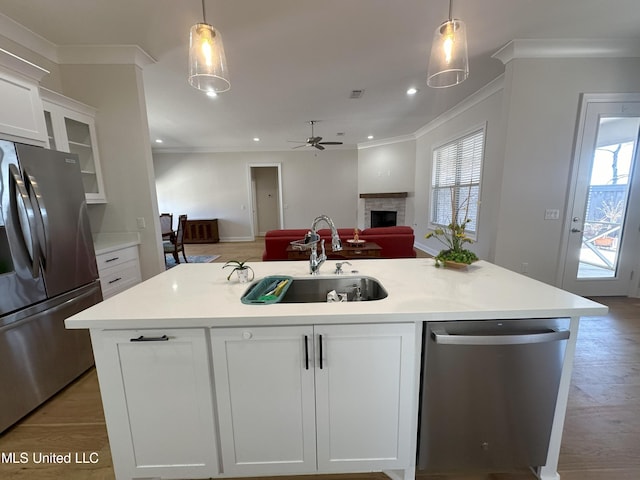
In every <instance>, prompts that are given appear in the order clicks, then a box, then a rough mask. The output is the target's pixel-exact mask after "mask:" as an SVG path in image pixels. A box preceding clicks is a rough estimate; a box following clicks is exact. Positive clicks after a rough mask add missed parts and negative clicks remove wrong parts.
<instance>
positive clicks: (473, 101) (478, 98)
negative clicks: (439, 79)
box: [414, 73, 504, 138]
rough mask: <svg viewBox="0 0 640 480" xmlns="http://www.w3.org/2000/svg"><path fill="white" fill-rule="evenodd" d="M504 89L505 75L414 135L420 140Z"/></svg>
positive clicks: (492, 81)
mask: <svg viewBox="0 0 640 480" xmlns="http://www.w3.org/2000/svg"><path fill="white" fill-rule="evenodd" d="M503 88H504V73H503V74H501V75H500V76H499V77H496V78H495V79H493V80H491V81H490V82H489V83H487V84H486V85H485V86H484V87H482V88H480V89H479V90H477V91H476V92H474V93H472V94H471V95H469V96H468V97H467V98H465V99H464V100H462V101H461V102H460V103H458V104H456V105H454V106H453V107H452V108H451V109H449V110H447V111H446V112H444V113H443V114H442V115H440V116H438V117H436V118H434V119H433V120H432V121H430V122H429V123H427V124H426V125H425V126H424V127H422V128H421V129H420V130H418V131H416V133H415V134H414V135H415V137H416V138H420V137H422V136H423V135H426V134H427V133H429V132H431V131H433V130H435V129H436V128H438V127H441V126H442V125H444V124H445V123H447V122H449V121H450V120H451V119H453V118H455V117H457V116H458V115H460V114H461V113H463V112H465V111H467V110H469V109H470V108H471V107H473V106H475V105H477V104H479V103H480V102H482V101H484V100H486V99H487V98H489V97H490V96H491V95H493V94H494V93H497V92H499V91H500V90H502V89H503Z"/></svg>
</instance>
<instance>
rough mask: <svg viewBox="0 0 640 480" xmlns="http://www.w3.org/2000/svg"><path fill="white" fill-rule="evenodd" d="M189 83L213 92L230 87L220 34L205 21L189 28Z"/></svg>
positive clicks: (199, 88)
mask: <svg viewBox="0 0 640 480" xmlns="http://www.w3.org/2000/svg"><path fill="white" fill-rule="evenodd" d="M189 84H190V85H191V86H192V87H194V88H197V89H198V90H203V91H205V92H215V93H222V92H226V91H227V90H229V89H230V88H231V82H230V81H229V71H228V69H227V58H226V56H225V54H224V46H223V44H222V36H221V35H220V32H218V30H216V29H215V28H214V27H213V26H211V25H209V24H207V23H196V24H195V25H193V26H192V27H191V30H190V34H189Z"/></svg>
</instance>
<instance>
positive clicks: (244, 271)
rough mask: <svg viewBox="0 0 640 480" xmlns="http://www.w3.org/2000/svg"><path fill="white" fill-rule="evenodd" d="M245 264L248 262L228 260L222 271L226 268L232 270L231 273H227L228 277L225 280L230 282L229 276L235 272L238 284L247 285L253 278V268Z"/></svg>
mask: <svg viewBox="0 0 640 480" xmlns="http://www.w3.org/2000/svg"><path fill="white" fill-rule="evenodd" d="M247 262H248V259H247V260H244V261H240V260H229V261H228V262H227V263H225V264H224V265H223V266H222V268H223V269H224V268H227V267H229V268H231V269H232V270H231V273H229V275H228V276H227V280H231V275H233V272H236V275H237V276H238V282H240V283H247V282H250V281H251V280H253V278H254V273H253V268H251V267H250V266H249V265H247ZM249 272H251V278H249Z"/></svg>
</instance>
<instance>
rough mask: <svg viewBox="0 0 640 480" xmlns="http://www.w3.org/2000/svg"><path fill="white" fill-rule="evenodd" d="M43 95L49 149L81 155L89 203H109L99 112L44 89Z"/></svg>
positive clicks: (41, 90)
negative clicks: (102, 165)
mask: <svg viewBox="0 0 640 480" xmlns="http://www.w3.org/2000/svg"><path fill="white" fill-rule="evenodd" d="M40 93H41V95H42V105H43V108H44V118H45V123H46V130H47V135H48V143H49V148H51V149H53V150H60V151H63V152H71V153H75V154H77V155H78V157H79V159H80V170H81V171H82V183H83V184H84V191H85V194H86V197H87V203H106V201H107V200H106V195H105V191H104V183H103V180H102V170H101V168H100V156H99V154H98V142H97V138H96V129H95V113H96V112H95V109H93V108H92V107H89V106H88V105H84V104H82V103H80V102H77V101H75V100H72V99H70V98H67V97H65V96H63V95H60V94H58V93H55V92H52V91H50V90H46V89H44V88H41V89H40Z"/></svg>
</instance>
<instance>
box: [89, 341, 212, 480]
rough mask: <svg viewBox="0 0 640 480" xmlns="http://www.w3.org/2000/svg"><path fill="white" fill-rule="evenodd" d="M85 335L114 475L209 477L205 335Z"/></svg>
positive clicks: (209, 400)
mask: <svg viewBox="0 0 640 480" xmlns="http://www.w3.org/2000/svg"><path fill="white" fill-rule="evenodd" d="M91 333H92V338H91V340H92V343H93V349H94V355H95V359H96V364H97V365H98V366H99V368H98V379H99V382H100V391H101V392H102V394H103V395H102V401H103V404H104V409H105V417H106V421H107V429H108V433H109V439H110V446H111V454H112V457H113V458H114V470H115V474H116V478H118V479H125V478H127V479H131V478H153V477H158V478H208V477H212V476H215V475H217V474H218V471H219V468H218V458H217V449H216V435H215V432H216V425H215V422H214V416H213V399H212V392H211V380H210V379H211V374H210V370H209V362H208V361H206V359H208V358H209V347H208V339H207V332H206V330H205V329H180V330H177V329H176V330H172V329H164V330H140V331H136V330H116V331H100V332H95V331H93V332H91Z"/></svg>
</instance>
